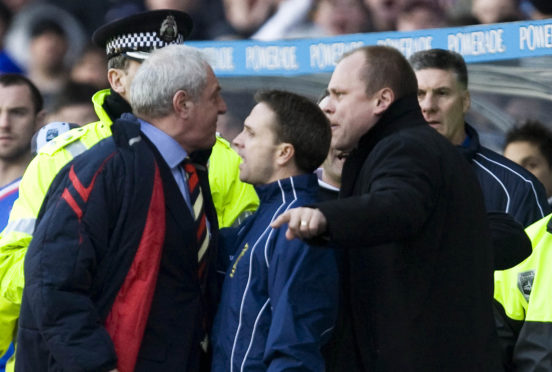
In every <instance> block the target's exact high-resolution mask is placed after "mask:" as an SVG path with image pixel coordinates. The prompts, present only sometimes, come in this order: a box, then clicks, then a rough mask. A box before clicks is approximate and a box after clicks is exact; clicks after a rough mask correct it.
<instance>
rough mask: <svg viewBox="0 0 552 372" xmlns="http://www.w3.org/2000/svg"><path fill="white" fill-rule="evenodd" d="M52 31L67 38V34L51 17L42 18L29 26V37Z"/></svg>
mask: <svg viewBox="0 0 552 372" xmlns="http://www.w3.org/2000/svg"><path fill="white" fill-rule="evenodd" d="M47 33H52V34H55V35H57V36H60V37H63V38H67V34H66V33H65V30H64V29H63V27H61V25H60V24H59V23H58V22H56V21H54V20H53V19H42V20H39V21H38V22H37V23H35V24H34V25H33V26H32V28H31V39H34V38H36V37H38V36H41V35H44V34H47Z"/></svg>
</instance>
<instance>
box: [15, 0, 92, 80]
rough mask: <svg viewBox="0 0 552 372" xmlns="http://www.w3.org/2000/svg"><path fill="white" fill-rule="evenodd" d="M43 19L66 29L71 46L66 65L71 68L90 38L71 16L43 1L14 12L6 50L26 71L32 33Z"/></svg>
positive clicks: (37, 1) (28, 3) (32, 3)
mask: <svg viewBox="0 0 552 372" xmlns="http://www.w3.org/2000/svg"><path fill="white" fill-rule="evenodd" d="M43 20H51V21H54V22H56V23H57V24H58V25H60V26H61V28H62V29H63V31H64V33H65V35H66V37H67V39H68V45H69V47H68V49H67V54H66V55H65V60H64V62H65V65H66V66H71V65H72V64H73V63H74V61H75V60H76V58H77V57H78V56H80V54H81V52H82V48H83V46H84V45H85V44H86V41H87V39H88V37H87V36H86V34H85V33H84V31H83V28H82V26H81V24H80V23H79V22H78V20H77V19H76V18H75V17H73V16H72V15H71V14H70V13H68V12H67V11H65V10H63V9H61V8H59V7H57V6H54V5H52V4H48V3H44V2H43V1H40V0H30V1H27V4H26V6H25V7H23V8H22V9H21V10H20V11H18V12H17V13H14V18H13V21H12V24H11V27H10V28H9V30H8V33H7V34H6V39H5V47H6V50H7V51H8V53H10V55H11V56H12V57H13V59H14V60H15V62H16V63H17V64H19V66H21V67H22V68H23V69H26V68H27V66H28V65H29V63H30V58H31V57H30V55H29V43H30V36H31V31H32V30H33V28H34V26H35V25H36V24H38V23H40V22H41V21H43Z"/></svg>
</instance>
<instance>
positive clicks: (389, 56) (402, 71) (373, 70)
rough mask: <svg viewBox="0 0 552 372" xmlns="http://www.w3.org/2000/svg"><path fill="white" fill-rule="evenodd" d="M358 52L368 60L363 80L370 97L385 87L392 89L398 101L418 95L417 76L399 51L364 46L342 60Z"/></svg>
mask: <svg viewBox="0 0 552 372" xmlns="http://www.w3.org/2000/svg"><path fill="white" fill-rule="evenodd" d="M357 52H360V53H363V54H364V57H365V60H366V61H365V62H366V63H365V68H364V69H363V72H362V73H361V74H362V75H361V78H362V80H363V81H364V82H365V83H366V94H367V95H368V96H371V95H372V94H374V93H375V92H377V91H378V90H380V89H383V88H385V87H388V88H391V90H392V91H393V93H394V94H395V98H396V99H399V98H401V97H404V96H407V95H409V94H416V92H417V91H418V81H417V80H416V74H414V71H413V70H412V68H411V67H410V65H409V64H408V61H407V60H406V58H405V57H404V56H403V55H402V54H401V52H399V50H398V49H395V48H392V47H389V46H383V45H370V46H364V47H361V48H358V49H354V50H352V51H350V52H348V53H345V54H344V55H343V57H342V58H341V59H343V58H346V57H348V56H350V55H352V54H354V53H357Z"/></svg>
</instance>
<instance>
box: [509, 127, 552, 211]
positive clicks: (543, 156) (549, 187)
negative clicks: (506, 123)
mask: <svg viewBox="0 0 552 372" xmlns="http://www.w3.org/2000/svg"><path fill="white" fill-rule="evenodd" d="M504 156H505V157H507V158H508V159H510V160H512V161H514V162H516V163H518V164H519V165H521V166H522V167H524V168H525V169H527V170H528V171H529V172H531V173H533V175H535V177H537V178H538V179H539V181H541V182H542V184H543V185H544V188H545V190H546V196H547V197H548V203H549V204H550V203H551V202H552V131H550V129H548V128H546V127H545V126H544V125H543V124H542V123H541V122H538V121H527V122H526V123H525V124H524V125H522V126H521V127H518V128H513V129H511V130H510V131H509V132H508V133H507V134H506V144H505V145H504Z"/></svg>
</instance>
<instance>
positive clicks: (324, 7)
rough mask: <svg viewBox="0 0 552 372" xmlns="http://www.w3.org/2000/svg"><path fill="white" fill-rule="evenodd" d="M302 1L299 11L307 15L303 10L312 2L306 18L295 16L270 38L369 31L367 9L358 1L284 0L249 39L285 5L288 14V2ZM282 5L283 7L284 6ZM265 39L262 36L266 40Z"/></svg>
mask: <svg viewBox="0 0 552 372" xmlns="http://www.w3.org/2000/svg"><path fill="white" fill-rule="evenodd" d="M301 3H302V8H301V9H300V10H299V11H300V12H303V13H305V15H308V14H307V12H308V11H309V9H310V5H311V3H312V6H313V8H312V10H311V11H310V17H309V18H310V19H302V20H301V19H299V18H296V19H295V24H289V23H288V26H289V27H288V30H286V31H285V32H283V33H282V34H281V35H279V36H278V35H274V36H273V37H272V38H270V39H278V38H283V37H285V38H299V37H319V36H334V35H344V34H353V33H360V32H367V31H370V30H371V26H370V15H369V13H368V10H367V9H366V7H365V6H364V3H363V2H362V0H317V1H315V2H314V3H313V2H312V1H310V0H308V1H306V0H303V1H297V2H293V3H292V2H291V1H290V0H287V1H285V2H282V3H280V7H279V8H278V12H277V14H276V15H275V16H274V17H273V18H271V19H270V20H269V21H268V22H267V24H266V25H264V26H263V27H262V28H261V30H260V31H259V32H258V33H256V34H255V35H253V36H252V38H259V37H258V35H260V34H262V33H263V31H264V30H265V29H266V27H267V26H269V25H270V22H272V21H273V20H275V18H276V17H278V15H279V13H281V12H282V11H284V10H285V9H286V8H287V9H288V10H287V13H292V10H297V9H292V5H291V4H294V6H298V4H301ZM284 5H285V7H284ZM280 19H281V20H282V21H284V22H285V20H286V19H287V20H288V22H289V20H290V19H292V18H291V17H289V16H286V14H282V15H281V17H280ZM266 39H267V38H264V40H266Z"/></svg>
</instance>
